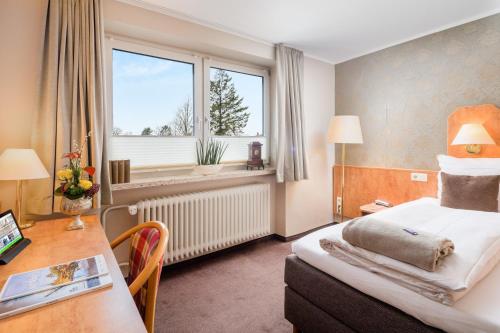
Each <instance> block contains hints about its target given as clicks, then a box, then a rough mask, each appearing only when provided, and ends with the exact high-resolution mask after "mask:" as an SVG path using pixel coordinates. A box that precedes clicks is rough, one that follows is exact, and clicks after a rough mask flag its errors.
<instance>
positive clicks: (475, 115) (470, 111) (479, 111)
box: [448, 104, 500, 157]
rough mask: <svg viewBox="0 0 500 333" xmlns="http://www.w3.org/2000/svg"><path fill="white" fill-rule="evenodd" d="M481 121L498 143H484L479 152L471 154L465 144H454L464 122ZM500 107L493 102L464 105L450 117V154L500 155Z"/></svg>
mask: <svg viewBox="0 0 500 333" xmlns="http://www.w3.org/2000/svg"><path fill="white" fill-rule="evenodd" d="M466 123H480V124H482V125H483V126H484V128H486V130H487V131H488V133H489V134H490V135H491V137H492V138H493V139H494V140H495V142H496V143H497V144H496V145H483V146H482V147H481V152H480V153H479V154H469V153H467V152H466V151H465V148H464V146H463V145H458V146H452V145H451V142H452V141H453V139H454V138H455V136H456V135H457V133H458V130H459V129H460V126H462V124H466ZM499 144H500V109H499V108H497V107H496V106H495V105H493V104H483V105H473V106H464V107H461V108H458V109H456V110H455V112H453V113H452V114H451V115H450V116H449V117H448V155H450V156H455V157H500V146H499Z"/></svg>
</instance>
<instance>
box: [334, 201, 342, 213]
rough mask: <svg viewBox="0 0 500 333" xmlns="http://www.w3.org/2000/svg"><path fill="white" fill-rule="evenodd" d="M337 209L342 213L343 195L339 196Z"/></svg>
mask: <svg viewBox="0 0 500 333" xmlns="http://www.w3.org/2000/svg"><path fill="white" fill-rule="evenodd" d="M335 211H336V212H337V214H341V213H342V197H337V205H336V207H335Z"/></svg>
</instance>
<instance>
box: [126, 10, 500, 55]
mask: <svg viewBox="0 0 500 333" xmlns="http://www.w3.org/2000/svg"><path fill="white" fill-rule="evenodd" d="M133 1H135V2H137V3H142V4H149V5H154V6H156V8H158V9H159V10H161V11H163V12H165V11H166V12H167V13H168V14H170V15H173V16H176V17H180V18H183V19H188V20H190V21H194V22H197V23H200V24H203V25H208V26H210V27H213V28H216V29H220V30H224V31H227V32H231V33H235V34H239V35H243V36H245V37H249V38H252V39H257V40H259V41H262V42H266V43H284V44H286V45H289V46H292V47H296V48H298V49H301V50H303V51H304V52H305V53H306V54H307V55H308V56H311V57H315V58H318V59H322V60H326V61H328V62H331V63H339V62H343V61H345V60H348V59H352V58H355V57H358V56H361V55H364V54H368V53H371V52H374V51H377V50H380V49H383V48H386V47H388V46H392V45H395V44H399V43H401V42H405V41H408V40H411V39H414V38H417V37H420V36H424V35H427V34H430V33H433V32H437V31H440V30H444V29H446V28H450V27H453V26H457V25H460V24H463V23H466V22H469V21H473V20H476V19H479V18H481V17H485V16H489V15H492V14H495V13H497V12H499V11H500V0H133ZM133 1H132V2H133Z"/></svg>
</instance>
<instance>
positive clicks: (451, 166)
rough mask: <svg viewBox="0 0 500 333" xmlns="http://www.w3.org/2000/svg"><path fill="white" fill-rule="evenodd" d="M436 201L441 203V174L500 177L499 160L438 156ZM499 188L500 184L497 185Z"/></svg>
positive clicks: (499, 196) (499, 195)
mask: <svg viewBox="0 0 500 333" xmlns="http://www.w3.org/2000/svg"><path fill="white" fill-rule="evenodd" d="M437 160H438V162H439V168H440V169H441V171H440V172H439V174H438V193H437V196H438V199H439V200H440V201H441V192H442V191H443V182H442V181H441V172H445V173H448V174H450V175H459V176H497V175H500V158H457V157H452V156H448V155H438V156H437ZM499 187H500V184H499ZM498 199H499V201H498V211H499V212H500V190H499V194H498Z"/></svg>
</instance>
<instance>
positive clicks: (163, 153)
mask: <svg viewBox="0 0 500 333" xmlns="http://www.w3.org/2000/svg"><path fill="white" fill-rule="evenodd" d="M107 51H108V52H107V57H108V58H107V65H108V78H109V79H108V91H109V94H110V96H109V98H108V101H109V102H110V110H111V112H112V128H111V129H110V130H111V133H112V136H111V149H110V150H111V153H110V155H111V159H130V160H131V166H132V167H133V168H137V167H149V168H151V167H165V166H176V165H177V166H179V165H181V166H182V165H192V164H195V163H196V142H197V140H199V139H200V140H207V139H210V138H212V139H214V140H221V141H223V142H225V143H227V144H228V149H227V151H226V154H225V155H224V159H223V162H240V161H245V160H246V159H247V154H248V144H249V143H250V142H253V141H260V142H262V143H263V144H264V147H263V156H267V155H266V152H267V145H268V144H267V139H266V138H267V137H266V135H267V132H268V130H267V127H266V126H268V120H267V117H268V114H267V112H266V110H267V104H266V103H267V101H268V94H267V89H268V83H267V80H268V76H267V71H265V70H260V69H253V68H247V67H242V66H235V65H232V64H228V63H224V62H216V61H213V60H209V59H203V60H202V59H201V58H200V57H197V56H193V55H186V54H183V53H176V52H171V51H166V50H163V49H157V48H152V47H146V46H142V45H138V44H135V43H129V42H124V41H117V40H108V49H107ZM203 92H204V93H203Z"/></svg>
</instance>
